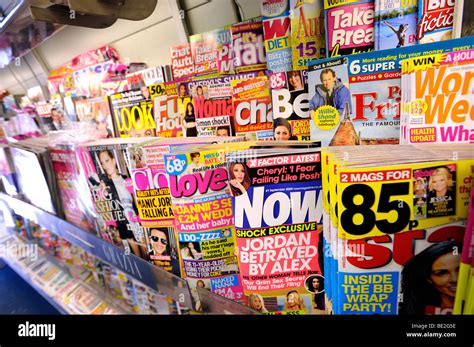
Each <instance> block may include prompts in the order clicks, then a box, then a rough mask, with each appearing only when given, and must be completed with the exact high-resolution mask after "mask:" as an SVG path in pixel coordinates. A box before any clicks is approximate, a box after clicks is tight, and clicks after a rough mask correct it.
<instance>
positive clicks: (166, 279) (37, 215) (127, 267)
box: [0, 193, 255, 314]
mask: <svg viewBox="0 0 474 347" xmlns="http://www.w3.org/2000/svg"><path fill="white" fill-rule="evenodd" d="M0 210H1V211H3V212H4V216H7V215H9V214H11V213H12V212H14V213H16V214H17V215H19V216H21V217H23V218H25V219H28V220H30V221H32V222H34V223H36V224H38V225H41V226H42V227H43V228H46V229H48V230H49V231H50V232H52V233H54V234H56V235H58V236H61V237H63V238H64V239H66V240H67V241H69V242H70V243H72V244H74V245H76V246H78V247H81V248H82V249H84V250H85V251H86V252H88V253H90V254H91V255H93V256H95V257H97V258H99V259H100V260H102V261H104V262H106V263H108V264H110V265H112V266H114V267H115V268H117V269H118V270H120V271H122V272H125V273H126V274H128V275H130V276H132V277H133V278H134V279H136V280H138V281H140V282H142V283H143V284H145V285H147V286H148V287H150V288H152V289H154V290H156V291H158V292H160V293H162V294H164V295H166V296H168V297H170V298H172V299H173V300H175V301H176V302H177V303H179V304H180V305H181V306H183V307H188V308H191V307H194V306H193V298H192V295H191V291H190V288H189V285H188V282H187V281H186V280H184V279H182V278H180V277H178V276H175V275H173V274H171V273H169V272H167V271H165V270H162V269H160V268H158V267H156V266H154V265H153V264H150V263H148V262H147V261H145V260H143V259H141V258H139V257H137V256H135V255H134V254H125V252H124V250H123V249H121V248H119V247H117V246H114V245H112V244H110V243H108V242H106V241H104V240H102V239H100V238H99V237H97V236H95V235H93V234H91V233H89V232H87V231H85V230H82V229H80V228H78V227H76V226H74V225H72V224H71V223H69V222H67V221H65V220H63V219H61V218H59V217H57V216H55V215H53V214H50V213H48V212H46V211H43V210H42V209H40V208H38V207H36V206H33V205H31V204H29V203H27V202H25V201H22V200H19V199H16V198H12V197H10V196H8V195H6V194H4V193H0ZM198 295H199V299H200V301H201V304H202V306H203V307H204V308H205V310H204V312H206V313H237V314H255V312H254V311H253V310H252V309H250V308H248V307H246V306H243V305H241V304H238V303H236V302H234V301H231V300H228V299H226V298H224V297H222V296H219V295H217V294H214V293H212V292H210V291H198Z"/></svg>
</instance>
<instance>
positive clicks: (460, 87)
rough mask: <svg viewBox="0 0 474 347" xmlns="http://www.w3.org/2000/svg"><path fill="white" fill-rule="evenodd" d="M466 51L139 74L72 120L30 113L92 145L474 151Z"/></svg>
mask: <svg viewBox="0 0 474 347" xmlns="http://www.w3.org/2000/svg"><path fill="white" fill-rule="evenodd" d="M473 48H474V36H470V37H465V38H460V39H455V40H448V41H443V42H439V43H431V44H423V45H415V46H410V47H402V48H397V49H390V50H383V51H376V52H367V53H361V54H353V55H349V56H345V57H337V58H329V59H319V60H311V61H310V62H308V67H307V68H305V69H304V70H298V71H296V70H295V71H289V72H278V73H272V74H268V73H266V72H265V71H263V70H261V71H248V72H242V73H240V74H235V75H228V76H220V77H213V78H204V77H201V78H199V79H192V80H186V81H169V82H163V81H161V82H157V81H158V80H154V81H153V82H149V83H151V84H148V82H147V84H146V85H145V84H144V83H145V82H144V81H145V80H146V78H145V77H143V76H145V75H146V71H148V70H149V69H147V70H142V71H141V72H140V71H139V72H137V74H138V75H140V74H141V73H143V74H144V75H143V76H142V77H140V78H141V79H140V78H139V80H140V81H141V82H140V83H142V86H141V87H138V86H139V85H140V83H138V84H137V85H136V86H135V87H134V88H135V89H131V90H128V91H123V92H119V93H113V94H110V95H109V96H106V97H99V98H84V97H79V96H78V97H72V98H69V99H71V100H70V104H71V105H70V107H69V108H71V109H72V111H70V113H71V114H75V115H76V116H75V118H71V120H70V121H65V120H64V119H65V117H64V116H60V112H59V109H60V107H57V106H54V105H55V104H37V109H36V110H37V112H38V114H39V119H40V122H39V123H40V125H41V127H42V128H43V130H44V132H46V131H48V130H50V129H52V130H59V129H67V128H70V127H71V126H74V125H76V124H77V123H78V122H79V123H84V124H90V125H92V126H95V127H96V129H97V135H96V136H97V138H100V137H117V138H118V137H120V138H130V137H152V136H158V137H186V138H187V137H204V136H206V137H212V136H245V137H246V138H248V139H254V140H265V141H266V140H304V141H307V140H311V141H321V144H322V146H334V145H373V144H399V143H402V144H419V143H472V142H473V141H474V133H473V122H474V121H473V119H472V117H471V116H470V113H471V108H472V105H471V103H470V101H471V100H472V88H471V87H470V86H471V85H472V71H473V66H474V50H473ZM152 69H153V68H152ZM64 100H66V98H65V99H64ZM61 117H62V118H61ZM23 118H31V117H29V116H27V117H22V121H21V122H15V118H13V119H12V120H11V121H8V122H7V123H6V124H5V126H4V127H5V130H4V132H5V133H6V136H7V137H9V138H17V139H18V138H19V137H18V136H17V135H16V133H17V132H21V131H20V128H25V124H27V121H28V119H23ZM76 121H78V122H76ZM31 122H32V120H30V123H31ZM18 123H21V124H18ZM33 125H34V124H33ZM0 127H1V124H0ZM33 128H34V127H33ZM23 131H24V132H30V133H31V132H32V130H31V129H29V130H26V129H25V130H23Z"/></svg>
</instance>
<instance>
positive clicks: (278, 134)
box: [275, 125, 291, 141]
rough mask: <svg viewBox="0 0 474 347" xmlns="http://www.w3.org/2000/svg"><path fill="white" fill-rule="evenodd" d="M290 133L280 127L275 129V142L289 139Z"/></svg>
mask: <svg viewBox="0 0 474 347" xmlns="http://www.w3.org/2000/svg"><path fill="white" fill-rule="evenodd" d="M290 136H291V135H290V131H289V130H288V128H287V127H285V126H283V125H280V126H277V127H276V128H275V140H277V141H286V140H289V139H290Z"/></svg>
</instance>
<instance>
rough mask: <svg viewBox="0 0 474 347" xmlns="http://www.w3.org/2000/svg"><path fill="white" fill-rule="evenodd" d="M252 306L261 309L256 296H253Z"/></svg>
mask: <svg viewBox="0 0 474 347" xmlns="http://www.w3.org/2000/svg"><path fill="white" fill-rule="evenodd" d="M252 307H253V308H254V310H256V311H260V310H261V309H262V302H261V301H260V298H259V297H258V296H254V297H253V299H252Z"/></svg>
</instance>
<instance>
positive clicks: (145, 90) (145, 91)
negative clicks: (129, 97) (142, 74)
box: [141, 86, 150, 99]
mask: <svg viewBox="0 0 474 347" xmlns="http://www.w3.org/2000/svg"><path fill="white" fill-rule="evenodd" d="M141 89H142V95H143V97H144V98H145V99H149V98H150V91H149V90H148V87H147V86H143V87H142V88H141Z"/></svg>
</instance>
